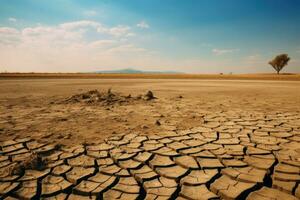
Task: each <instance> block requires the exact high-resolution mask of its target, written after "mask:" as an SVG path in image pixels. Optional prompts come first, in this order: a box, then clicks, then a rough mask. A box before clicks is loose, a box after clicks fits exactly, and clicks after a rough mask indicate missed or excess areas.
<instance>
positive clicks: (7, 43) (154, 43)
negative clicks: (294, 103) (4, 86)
mask: <svg viewBox="0 0 300 200" xmlns="http://www.w3.org/2000/svg"><path fill="white" fill-rule="evenodd" d="M299 10H300V2H299V1H297V0H286V1H283V0H253V1H246V0H242V1H241V0H229V1H218V0H203V1H196V0H186V1H179V0H173V1H172V0H165V1H159V0H151V1H140V0H132V1H122V0H115V1H111V0H105V1H100V2H99V1H96V0H88V1H83V0H81V1H71V0H65V1H59V0H53V1H47V2H46V1H37V0H24V1H17V0H3V1H1V6H0V72H4V71H7V72H93V71H104V70H120V69H125V68H132V69H135V70H142V71H176V72H183V73H205V74H211V73H230V72H232V73H234V74H238V73H239V74H242V73H270V72H274V70H273V69H272V67H271V66H270V65H268V61H269V60H271V59H272V58H273V57H275V56H276V55H277V54H280V53H287V54H289V56H290V57H291V62H290V63H289V65H288V66H287V67H285V68H284V69H283V71H282V72H287V73H299V72H300V39H299V35H300V26H299V24H300V12H299Z"/></svg>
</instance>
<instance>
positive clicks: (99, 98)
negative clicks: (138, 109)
mask: <svg viewBox="0 0 300 200" xmlns="http://www.w3.org/2000/svg"><path fill="white" fill-rule="evenodd" d="M153 99H156V97H154V95H153V92H152V91H148V92H147V93H146V94H145V95H138V96H136V97H132V96H131V95H130V94H129V95H122V94H120V93H116V92H112V91H111V89H109V90H108V91H107V92H101V91H98V90H90V91H88V92H84V93H80V94H75V95H73V96H71V97H69V98H67V99H65V100H64V101H63V102H62V103H86V104H100V105H104V106H108V105H115V104H118V105H122V104H128V103H133V102H137V101H150V100H153Z"/></svg>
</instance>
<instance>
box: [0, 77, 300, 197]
mask: <svg viewBox="0 0 300 200" xmlns="http://www.w3.org/2000/svg"><path fill="white" fill-rule="evenodd" d="M96 90H97V91H96ZM148 91H152V92H153V94H154V98H152V96H151V95H150V94H149V93H148ZM147 93H148V94H147ZM0 142H1V143H0V199H1V198H4V199H14V198H15V199H31V198H41V197H42V198H47V197H56V198H57V199H67V198H68V199H84V198H87V199H88V198H90V199H220V198H221V199H248V200H254V199H285V200H286V199H297V198H300V185H299V183H300V76H299V75H297V74H296V75H271V74H265V75H198V76H197V75H170V76H168V75H102V76H101V75H82V74H80V75H74V74H73V75H68V74H63V75H57V74H52V75H51V74H48V75H43V74H38V75H36V74H33V75H28V74H27V75H24V74H14V75H9V74H4V75H3V74H2V75H1V76H0ZM199 191H201V192H199ZM53 199H55V198H53Z"/></svg>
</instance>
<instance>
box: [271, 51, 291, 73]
mask: <svg viewBox="0 0 300 200" xmlns="http://www.w3.org/2000/svg"><path fill="white" fill-rule="evenodd" d="M289 60H290V58H289V56H288V55H287V54H280V55H278V56H276V57H275V58H274V59H273V60H271V61H270V62H269V64H270V65H271V66H272V67H273V68H274V69H275V70H276V72H277V74H279V72H280V71H281V70H282V69H283V68H284V67H285V66H286V65H287V64H288V62H289Z"/></svg>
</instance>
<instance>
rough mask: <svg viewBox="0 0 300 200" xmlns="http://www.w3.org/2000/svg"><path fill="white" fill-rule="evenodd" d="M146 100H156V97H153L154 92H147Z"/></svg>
mask: <svg viewBox="0 0 300 200" xmlns="http://www.w3.org/2000/svg"><path fill="white" fill-rule="evenodd" d="M145 99H146V100H147V101H149V100H152V99H155V97H154V95H153V92H152V91H151V90H149V91H148V92H147V94H146V95H145Z"/></svg>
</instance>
